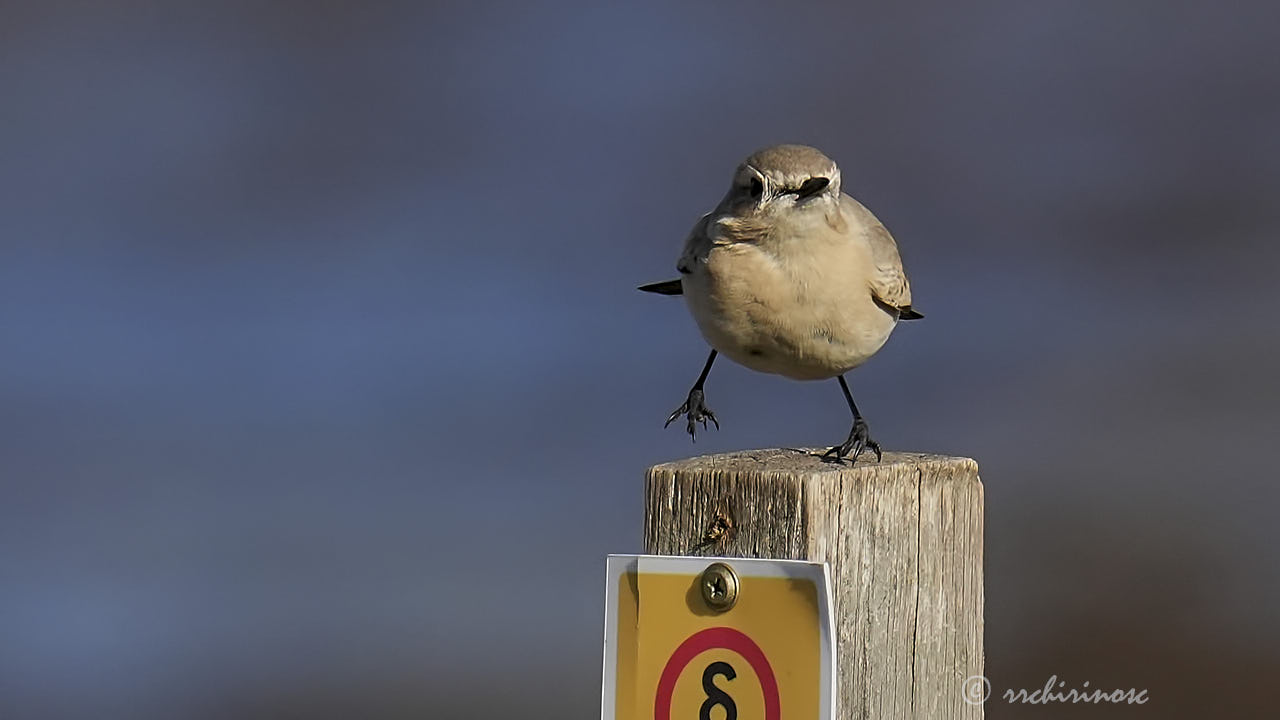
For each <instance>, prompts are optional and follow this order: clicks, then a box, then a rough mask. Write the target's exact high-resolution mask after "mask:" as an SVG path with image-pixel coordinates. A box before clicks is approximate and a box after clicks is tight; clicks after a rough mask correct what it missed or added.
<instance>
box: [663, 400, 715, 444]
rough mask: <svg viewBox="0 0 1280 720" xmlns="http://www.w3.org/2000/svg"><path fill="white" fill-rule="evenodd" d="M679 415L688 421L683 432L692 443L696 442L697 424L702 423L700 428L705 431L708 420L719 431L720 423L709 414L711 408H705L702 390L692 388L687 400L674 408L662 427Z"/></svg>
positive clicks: (713, 414)
mask: <svg viewBox="0 0 1280 720" xmlns="http://www.w3.org/2000/svg"><path fill="white" fill-rule="evenodd" d="M681 415H684V416H685V417H686V418H687V420H688V424H687V425H686V426H685V431H686V432H688V433H689V437H690V438H692V440H693V442H697V441H698V436H697V432H696V431H697V423H702V428H703V429H704V430H705V429H707V421H708V420H710V421H711V422H713V423H715V426H716V429H717V430H719V429H720V421H719V420H716V414H715V413H713V412H711V408H709V407H707V406H706V403H705V401H704V399H703V395H702V388H694V389H692V390H690V391H689V398H688V399H687V400H685V401H684V404H683V405H681V406H680V407H678V408H676V410H675V412H673V413H671V417H669V418H667V422H666V423H664V424H663V425H662V427H664V428H665V427H667V426H668V425H670V424H671V423H673V422H675V421H676V418H678V417H680V416H681Z"/></svg>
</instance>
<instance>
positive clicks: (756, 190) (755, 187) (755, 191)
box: [748, 178, 764, 198]
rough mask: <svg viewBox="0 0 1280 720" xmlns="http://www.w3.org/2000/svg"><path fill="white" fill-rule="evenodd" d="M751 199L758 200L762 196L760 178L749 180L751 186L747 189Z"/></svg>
mask: <svg viewBox="0 0 1280 720" xmlns="http://www.w3.org/2000/svg"><path fill="white" fill-rule="evenodd" d="M748 191H749V192H750V193H751V197H753V198H758V197H760V196H761V195H763V194H764V183H762V182H760V178H751V185H750V187H749V189H748Z"/></svg>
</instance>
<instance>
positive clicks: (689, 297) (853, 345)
mask: <svg viewBox="0 0 1280 720" xmlns="http://www.w3.org/2000/svg"><path fill="white" fill-rule="evenodd" d="M862 267H868V268H869V265H867V264H866V263H864V262H862V261H860V259H859V258H858V257H857V253H856V252H851V251H848V250H842V249H840V248H835V249H830V248H829V249H828V251H827V252H823V253H802V252H789V253H776V252H772V251H770V250H768V249H766V248H763V247H761V246H758V245H756V244H752V243H733V244H727V245H717V246H715V247H713V248H711V250H710V251H709V252H708V253H707V254H706V255H705V257H703V258H700V259H699V261H698V262H697V263H695V267H694V268H692V272H691V273H690V274H689V275H686V276H685V277H684V296H685V300H686V302H687V303H688V305H689V310H690V312H691V313H692V315H693V317H694V320H695V322H697V324H698V329H699V330H700V331H701V332H702V335H703V337H704V338H706V340H707V342H708V343H710V344H711V346H712V347H714V348H716V349H717V350H719V351H720V352H722V353H724V354H725V355H728V356H729V357H730V358H732V359H733V360H734V361H736V362H738V363H739V364H741V365H744V366H746V367H748V368H751V369H753V370H757V371H760V372H767V373H773V374H777V375H783V376H786V377H790V378H794V379H797V380H818V379H825V378H831V377H834V376H836V375H839V374H841V373H844V372H847V371H848V370H851V369H853V368H854V367H857V366H858V365H861V364H862V363H863V362H865V361H866V360H867V359H868V358H870V357H871V356H872V355H873V354H875V352H876V351H877V350H879V349H880V348H881V347H882V346H883V345H884V343H885V341H886V340H888V338H889V333H890V332H892V330H893V327H894V324H895V318H894V317H892V316H891V315H889V314H888V313H887V312H885V311H884V310H883V309H881V308H880V307H879V306H878V305H877V304H876V303H875V301H874V300H873V299H872V297H871V293H870V290H869V287H868V285H867V282H866V279H865V278H864V277H860V269H861V268H862Z"/></svg>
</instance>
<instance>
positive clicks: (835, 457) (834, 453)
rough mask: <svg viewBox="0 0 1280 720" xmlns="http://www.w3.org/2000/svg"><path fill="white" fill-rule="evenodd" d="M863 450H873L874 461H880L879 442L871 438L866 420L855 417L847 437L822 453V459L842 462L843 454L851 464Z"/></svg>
mask: <svg viewBox="0 0 1280 720" xmlns="http://www.w3.org/2000/svg"><path fill="white" fill-rule="evenodd" d="M863 450H871V451H872V452H874V453H875V454H876V462H880V458H881V457H882V456H881V454H880V443H878V442H876V441H875V440H872V439H871V434H870V432H869V431H868V430H867V423H866V421H865V420H863V419H862V418H857V419H856V420H854V421H853V429H852V430H850V431H849V439H847V440H845V441H844V442H843V443H842V444H840V445H837V446H835V447H833V448H831V449H830V450H828V451H826V452H824V453H822V459H823V460H828V461H830V462H837V463H838V462H843V460H844V456H845V455H848V456H849V464H850V465H852V464H853V463H855V462H857V461H858V456H859V455H861V454H862V451H863Z"/></svg>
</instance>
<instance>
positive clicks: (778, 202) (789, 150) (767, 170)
mask: <svg viewBox="0 0 1280 720" xmlns="http://www.w3.org/2000/svg"><path fill="white" fill-rule="evenodd" d="M839 199H840V168H838V167H836V164H835V162H833V161H832V160H831V158H829V157H827V156H826V155H824V154H822V152H821V151H820V150H817V149H816V148H811V147H809V146H807V145H774V146H773V147H768V148H765V149H763V150H760V151H757V152H755V153H752V154H751V156H750V157H748V158H747V159H746V160H744V161H742V164H741V165H739V166H738V169H737V171H736V172H735V173H734V175H733V185H732V186H731V187H730V188H729V192H728V194H726V195H725V197H724V200H722V201H721V202H720V208H719V209H720V210H721V211H723V212H728V213H732V214H734V215H738V216H751V215H770V214H773V213H777V212H787V211H792V210H794V209H799V208H815V209H816V208H823V209H825V208H826V207H827V206H828V205H829V204H830V203H831V202H839Z"/></svg>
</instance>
